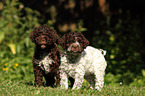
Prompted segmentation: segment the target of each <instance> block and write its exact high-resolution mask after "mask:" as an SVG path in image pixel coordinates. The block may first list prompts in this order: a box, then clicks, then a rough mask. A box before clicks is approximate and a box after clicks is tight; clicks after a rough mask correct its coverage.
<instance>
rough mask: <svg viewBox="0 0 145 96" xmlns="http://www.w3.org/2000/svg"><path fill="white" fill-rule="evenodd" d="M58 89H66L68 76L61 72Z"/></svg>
mask: <svg viewBox="0 0 145 96" xmlns="http://www.w3.org/2000/svg"><path fill="white" fill-rule="evenodd" d="M60 87H61V88H62V89H68V76H67V74H66V73H65V72H63V71H60Z"/></svg>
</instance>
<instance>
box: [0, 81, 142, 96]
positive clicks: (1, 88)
mask: <svg viewBox="0 0 145 96" xmlns="http://www.w3.org/2000/svg"><path fill="white" fill-rule="evenodd" d="M144 94H145V87H130V86H125V85H121V86H119V85H107V84H105V85H104V88H103V89H102V91H101V92H99V91H97V90H92V89H90V88H89V87H88V86H87V84H84V85H83V88H81V89H79V90H71V89H68V90H62V89H60V88H59V87H58V88H51V87H44V86H42V87H34V86H33V81H31V80H30V81H28V80H21V81H17V80H16V81H11V80H5V81H2V82H1V83H0V95H1V96H74V95H75V96H143V95H144Z"/></svg>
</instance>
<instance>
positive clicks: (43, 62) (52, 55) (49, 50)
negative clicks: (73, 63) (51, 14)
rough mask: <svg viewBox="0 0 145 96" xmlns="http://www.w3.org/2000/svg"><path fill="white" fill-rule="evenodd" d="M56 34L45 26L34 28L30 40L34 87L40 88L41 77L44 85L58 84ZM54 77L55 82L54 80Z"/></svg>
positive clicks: (58, 51) (58, 58)
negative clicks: (33, 49) (33, 50)
mask: <svg viewBox="0 0 145 96" xmlns="http://www.w3.org/2000/svg"><path fill="white" fill-rule="evenodd" d="M57 37H58V35H57V33H56V31H55V30H54V29H52V28H49V27H48V26H47V25H42V26H39V27H36V28H34V30H33V31H32V33H31V34H30V38H31V40H32V42H33V43H35V46H36V47H35V53H34V56H33V69H34V75H35V85H36V86H42V85H43V83H42V79H43V76H44V78H45V80H46V85H48V86H54V84H55V81H56V85H57V86H58V85H59V84H60V76H59V66H60V49H59V48H58V46H57V44H56V43H55V42H56V40H57ZM55 77H56V80H55Z"/></svg>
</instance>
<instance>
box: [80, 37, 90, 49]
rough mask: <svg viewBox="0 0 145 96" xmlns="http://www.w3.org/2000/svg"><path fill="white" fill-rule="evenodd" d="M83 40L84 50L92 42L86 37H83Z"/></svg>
mask: <svg viewBox="0 0 145 96" xmlns="http://www.w3.org/2000/svg"><path fill="white" fill-rule="evenodd" d="M81 35H82V34H81ZM82 39H83V48H86V47H87V46H88V45H89V44H90V42H89V41H88V40H87V39H86V38H85V36H84V35H82Z"/></svg>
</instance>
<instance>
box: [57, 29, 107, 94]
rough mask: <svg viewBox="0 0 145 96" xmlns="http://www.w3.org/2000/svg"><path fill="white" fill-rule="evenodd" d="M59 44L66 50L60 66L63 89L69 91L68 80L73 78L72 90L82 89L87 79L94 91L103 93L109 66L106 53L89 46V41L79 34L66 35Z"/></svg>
mask: <svg viewBox="0 0 145 96" xmlns="http://www.w3.org/2000/svg"><path fill="white" fill-rule="evenodd" d="M58 42H59V44H60V45H61V46H62V48H63V49H64V52H63V54H62V56H61V65H60V79H61V80H60V85H61V87H62V88H63V89H68V78H69V77H72V78H73V79H74V84H73V88H72V89H75V88H77V89H79V88H81V87H82V83H83V81H84V79H86V80H87V81H88V82H89V83H90V86H91V88H92V89H97V90H99V91H101V89H102V88H103V85H104V75H105V69H106V66H107V63H106V60H105V58H104V54H105V51H102V50H99V49H96V48H93V47H91V46H88V45H89V41H88V40H87V39H86V38H85V37H84V35H82V34H81V33H79V32H70V33H67V34H64V35H63V36H62V38H60V39H59V41H58ZM102 52H104V54H102Z"/></svg>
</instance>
